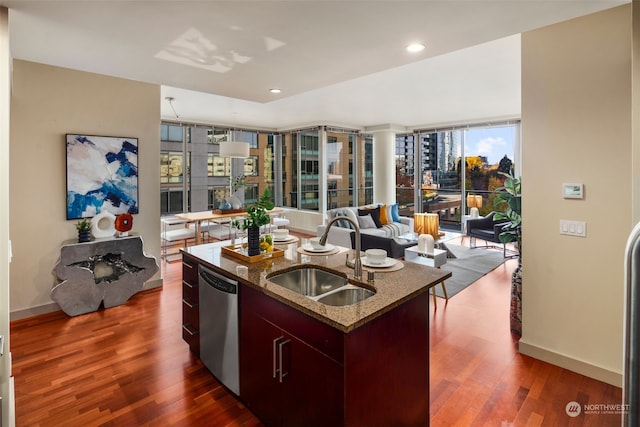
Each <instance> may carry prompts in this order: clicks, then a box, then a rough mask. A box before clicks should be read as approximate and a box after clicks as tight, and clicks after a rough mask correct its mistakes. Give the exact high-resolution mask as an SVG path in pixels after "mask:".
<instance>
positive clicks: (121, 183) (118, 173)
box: [66, 134, 138, 219]
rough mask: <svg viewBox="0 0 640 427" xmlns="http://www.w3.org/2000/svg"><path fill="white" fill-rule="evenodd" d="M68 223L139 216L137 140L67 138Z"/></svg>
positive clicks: (68, 136)
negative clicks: (100, 216) (107, 214)
mask: <svg viewBox="0 0 640 427" xmlns="http://www.w3.org/2000/svg"><path fill="white" fill-rule="evenodd" d="M66 140H67V219H78V218H88V217H89V218H90V217H93V216H95V215H97V214H99V213H101V212H110V213H112V214H114V215H118V214H121V213H130V214H137V213H138V138H122V137H111V136H92V135H77V134H67V135H66Z"/></svg>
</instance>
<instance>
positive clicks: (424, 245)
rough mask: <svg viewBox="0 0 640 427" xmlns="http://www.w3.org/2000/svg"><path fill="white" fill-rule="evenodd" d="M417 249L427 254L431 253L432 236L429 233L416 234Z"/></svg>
mask: <svg viewBox="0 0 640 427" xmlns="http://www.w3.org/2000/svg"><path fill="white" fill-rule="evenodd" d="M418 250H419V251H420V252H424V253H427V254H432V253H433V236H432V235H431V234H421V235H419V236H418Z"/></svg>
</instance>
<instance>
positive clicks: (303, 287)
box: [267, 267, 347, 297]
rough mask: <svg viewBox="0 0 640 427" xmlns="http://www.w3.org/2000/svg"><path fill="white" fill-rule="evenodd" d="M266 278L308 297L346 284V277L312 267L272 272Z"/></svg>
mask: <svg viewBox="0 0 640 427" xmlns="http://www.w3.org/2000/svg"><path fill="white" fill-rule="evenodd" d="M267 280H269V281H271V282H273V283H275V284H277V285H280V286H282V287H284V288H287V289H289V290H291V291H294V292H297V293H299V294H301V295H305V296H308V297H315V296H318V295H322V294H326V293H327V292H331V291H333V290H335V289H338V288H341V287H343V286H345V285H346V284H347V277H346V276H344V275H340V274H335V273H331V272H328V271H325V270H320V269H318V268H314V267H303V268H298V269H295V270H290V271H287V272H284V273H274V274H273V275H270V276H267Z"/></svg>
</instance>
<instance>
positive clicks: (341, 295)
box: [317, 285, 375, 306]
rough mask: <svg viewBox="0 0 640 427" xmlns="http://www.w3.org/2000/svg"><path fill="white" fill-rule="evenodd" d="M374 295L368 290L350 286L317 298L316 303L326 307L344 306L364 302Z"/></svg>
mask: <svg viewBox="0 0 640 427" xmlns="http://www.w3.org/2000/svg"><path fill="white" fill-rule="evenodd" d="M374 294H375V292H373V291H371V290H369V289H366V288H361V287H359V286H352V285H350V286H349V287H345V288H343V289H339V290H337V291H335V292H332V293H330V294H328V295H325V296H323V297H321V298H318V300H317V301H318V302H320V303H322V304H326V305H333V306H345V305H353V304H356V303H359V302H360V301H364V300H365V299H367V298H369V297H370V296H372V295H374Z"/></svg>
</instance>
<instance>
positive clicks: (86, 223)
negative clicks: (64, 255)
mask: <svg viewBox="0 0 640 427" xmlns="http://www.w3.org/2000/svg"><path fill="white" fill-rule="evenodd" d="M76 230H78V242H80V243H82V242H88V241H90V240H91V221H90V220H88V219H87V218H82V219H81V220H80V221H78V222H76Z"/></svg>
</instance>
